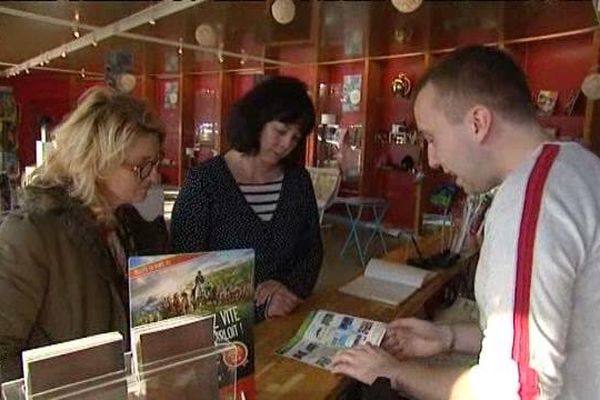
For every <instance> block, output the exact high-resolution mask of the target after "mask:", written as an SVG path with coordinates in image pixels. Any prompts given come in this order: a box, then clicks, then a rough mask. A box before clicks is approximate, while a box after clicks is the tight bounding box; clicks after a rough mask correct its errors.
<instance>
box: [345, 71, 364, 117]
mask: <svg viewBox="0 0 600 400" xmlns="http://www.w3.org/2000/svg"><path fill="white" fill-rule="evenodd" d="M361 85H362V75H361V74H354V75H344V84H343V86H342V98H341V102H342V112H344V113H346V112H356V111H358V110H359V109H360V89H361Z"/></svg>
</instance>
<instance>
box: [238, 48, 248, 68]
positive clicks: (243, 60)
mask: <svg viewBox="0 0 600 400" xmlns="http://www.w3.org/2000/svg"><path fill="white" fill-rule="evenodd" d="M240 53H241V54H242V58H241V59H240V65H244V64H246V60H247V59H248V57H247V56H246V51H245V50H244V49H241V50H240Z"/></svg>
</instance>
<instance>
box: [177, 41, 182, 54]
mask: <svg viewBox="0 0 600 400" xmlns="http://www.w3.org/2000/svg"><path fill="white" fill-rule="evenodd" d="M177 54H179V55H182V54H183V39H182V38H179V48H178V49H177Z"/></svg>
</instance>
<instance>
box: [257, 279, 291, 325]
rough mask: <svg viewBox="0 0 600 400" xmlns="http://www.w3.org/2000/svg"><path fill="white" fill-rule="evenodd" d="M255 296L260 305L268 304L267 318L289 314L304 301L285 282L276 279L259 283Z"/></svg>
mask: <svg viewBox="0 0 600 400" xmlns="http://www.w3.org/2000/svg"><path fill="white" fill-rule="evenodd" d="M254 297H255V300H256V304H257V305H258V306H260V305H263V304H266V306H265V317H266V318H270V317H279V316H284V315H288V314H289V313H291V312H292V311H293V310H294V309H295V308H296V307H298V305H299V304H300V303H301V302H302V300H301V299H300V298H299V297H298V296H296V295H295V294H294V293H292V292H291V291H290V290H289V289H288V288H287V287H286V286H285V285H284V284H283V283H281V282H278V281H276V280H268V281H265V282H262V283H260V284H258V286H257V287H256V293H255V296H254Z"/></svg>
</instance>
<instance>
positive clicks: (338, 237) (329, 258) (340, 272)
mask: <svg viewBox="0 0 600 400" xmlns="http://www.w3.org/2000/svg"><path fill="white" fill-rule="evenodd" d="M323 224H324V225H325V227H323V228H322V229H321V233H322V236H323V248H324V253H325V254H324V259H323V266H322V268H321V275H320V276H319V280H318V282H317V287H316V289H315V290H317V291H320V290H322V289H324V288H329V287H338V286H340V285H342V284H344V283H346V282H348V281H349V280H351V279H352V278H354V277H355V276H357V275H359V274H360V273H361V272H362V271H363V267H362V265H361V264H360V261H359V258H358V254H357V252H356V249H355V247H354V246H352V247H349V248H348V249H347V250H346V253H345V254H344V256H343V257H342V256H340V251H341V250H342V246H343V245H344V241H345V240H346V237H347V236H348V232H349V229H350V228H349V226H348V225H345V224H342V223H340V222H339V220H337V222H336V221H331V220H328V218H327V215H325V219H324V222H323ZM424 231H425V232H424V233H423V235H422V236H421V237H419V238H417V241H418V244H419V248H420V249H421V251H423V252H436V250H437V249H435V246H436V245H437V243H438V240H437V237H438V235H437V234H436V233H437V232H438V231H436V230H431V229H424ZM361 234H363V240H366V237H364V236H365V235H364V232H361ZM384 238H385V242H386V246H387V249H388V254H387V257H389V258H392V259H394V260H396V261H404V260H405V259H406V258H408V257H413V256H414V255H415V253H416V252H415V250H414V246H413V245H412V243H411V242H410V240H409V239H408V238H407V237H406V236H403V237H401V238H396V237H393V236H389V235H384ZM363 243H364V242H363ZM369 250H370V252H369V257H371V256H374V257H383V256H384V254H383V251H382V249H381V245H380V244H379V240H374V241H373V242H372V243H371V246H370V249H369Z"/></svg>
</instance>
